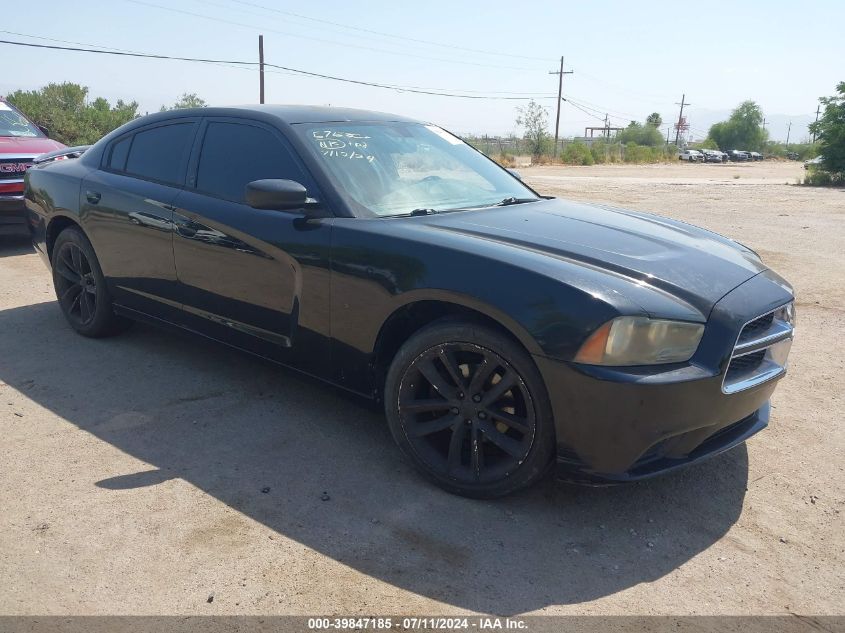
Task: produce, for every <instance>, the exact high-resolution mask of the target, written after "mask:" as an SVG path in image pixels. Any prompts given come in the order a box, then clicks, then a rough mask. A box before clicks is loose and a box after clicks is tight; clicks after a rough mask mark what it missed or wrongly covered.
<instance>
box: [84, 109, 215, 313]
mask: <svg viewBox="0 0 845 633" xmlns="http://www.w3.org/2000/svg"><path fill="white" fill-rule="evenodd" d="M198 128H199V119H198V118H178V119H172V120H169V121H166V122H162V123H157V124H154V125H151V126H148V127H143V128H140V129H137V130H133V131H132V132H129V133H128V134H126V135H124V136H121V137H118V138H116V139H115V140H114V141H112V143H111V144H110V145H109V147H107V148H106V151H105V152H104V154H103V163H102V165H101V168H100V169H98V170H95V171H92V172H91V173H89V174H88V176H86V177H85V179H84V180H83V182H82V188H81V191H80V209H81V215H82V218H83V222H84V225H85V227H86V230H87V231H88V234H89V237H90V238H91V241H92V243H93V245H94V248H95V250H96V252H97V257H98V259H99V260H100V264H101V266H102V268H103V272H104V273H105V275H106V278H107V281H108V284H109V288H110V290H111V292H112V295H113V297H114V300H115V302H116V303H118V304H120V305H123V306H126V307H128V308H132V309H135V310H139V311H141V312H144V313H146V314H151V315H153V316H156V317H159V318H164V319H167V320H172V319H174V318H175V317H176V316H177V315H178V311H179V306H180V305H181V301H180V299H179V296H178V287H177V279H176V266H175V264H174V261H173V202H174V200H175V198H176V196H177V194H178V193H179V192H180V191H181V189H182V187H184V184H185V173H186V170H187V165H188V159H189V157H190V152H191V147H192V146H193V143H194V139H195V137H196V132H197V129H198Z"/></svg>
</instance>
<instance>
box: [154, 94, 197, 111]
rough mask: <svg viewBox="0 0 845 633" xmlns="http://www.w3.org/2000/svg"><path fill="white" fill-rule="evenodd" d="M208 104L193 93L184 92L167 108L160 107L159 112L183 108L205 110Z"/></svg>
mask: <svg viewBox="0 0 845 633" xmlns="http://www.w3.org/2000/svg"><path fill="white" fill-rule="evenodd" d="M207 107H208V103H206V101H205V99H203V98H201V97H198V96H197V94H196V93H195V92H190V93H189V92H185V93H183V94H182V96H181V97H179V100H178V101H177V102H176V103H174V104H173V105H172V106H170V107H169V108H167V107H165V106H161V111H162V112H165V111H166V110H183V109H185V108H207Z"/></svg>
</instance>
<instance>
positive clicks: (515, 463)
mask: <svg viewBox="0 0 845 633" xmlns="http://www.w3.org/2000/svg"><path fill="white" fill-rule="evenodd" d="M385 408H386V413H387V420H388V424H389V426H390V431H391V433H392V435H393V438H394V439H395V440H396V443H397V444H398V445H399V447H400V448H401V449H402V451H403V452H404V453H405V454H406V455H407V456H408V457H409V458H410V459H411V460H412V462H413V463H414V465H415V466H416V467H417V468H418V469H419V470H420V471H421V472H422V473H423V474H424V475H426V476H427V477H428V478H429V479H431V480H432V481H434V482H435V483H436V484H438V485H439V486H440V487H442V488H444V489H445V490H448V491H449V492H452V493H456V494H460V495H464V496H467V497H475V498H494V497H500V496H503V495H506V494H508V493H510V492H513V491H515V490H518V489H520V488H523V487H525V486H528V485H530V484H531V483H533V482H534V481H536V480H537V479H538V478H539V477H540V476H542V475H543V473H544V472H545V471H546V470H547V468H548V466H549V465H550V463H551V460H552V456H553V454H554V444H555V441H554V424H553V420H552V414H551V405H550V403H549V398H548V394H547V393H546V389H545V384H544V382H543V379H542V377H541V376H540V373H539V371H538V370H537V368H536V366H535V365H534V362H533V361H532V360H531V357H530V356H529V355H528V354H527V353H526V352H525V350H524V349H522V347H521V346H519V345H518V344H517V343H515V342H513V341H512V340H510V339H509V338H507V337H505V336H503V335H501V334H499V333H498V332H496V331H494V330H492V329H489V328H486V327H483V326H478V325H473V324H469V323H456V322H449V321H445V322H440V323H435V324H433V325H431V326H429V327H427V328H425V329H424V330H422V331H420V332H418V333H417V334H415V335H414V336H413V337H411V338H410V339H409V340H408V341H407V342H406V343H405V345H403V346H402V348H401V349H400V350H399V352H398V353H397V355H396V357H395V358H394V360H393V362H392V363H391V366H390V370H389V372H388V376H387V381H386V385H385Z"/></svg>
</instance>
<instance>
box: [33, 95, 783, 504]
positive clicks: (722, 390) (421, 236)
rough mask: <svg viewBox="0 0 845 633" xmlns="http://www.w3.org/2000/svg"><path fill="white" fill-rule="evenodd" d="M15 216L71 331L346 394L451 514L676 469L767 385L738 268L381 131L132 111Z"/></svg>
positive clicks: (49, 178)
mask: <svg viewBox="0 0 845 633" xmlns="http://www.w3.org/2000/svg"><path fill="white" fill-rule="evenodd" d="M25 199H26V205H27V209H28V214H29V222H28V225H29V227H30V230H31V232H32V238H33V243H34V245H35V247H36V249H37V251H38V252H39V253H40V255H41V256H42V258H43V259H44V261H45V263H46V264H47V265H48V266H49V268H50V270H51V271H52V278H53V283H54V286H55V291H56V295H57V297H58V304H59V306H60V308H61V310H62V312H63V313H64V316H65V317H66V319H67V321H68V323H69V324H70V326H71V327H72V328H73V329H74V330H76V331H77V332H78V333H79V334H82V335H84V336H89V337H103V336H108V335H113V334H116V333H119V332H121V331H123V330H124V329H125V328H126V326H127V325H128V324H129V323H131V322H132V321H134V320H143V321H147V322H152V323H155V324H168V325H171V326H176V327H178V328H182V329H183V330H186V331H190V332H193V333H196V334H199V335H201V336H202V339H201V340H205V341H218V342H222V343H225V344H228V345H230V346H232V347H236V348H239V349H241V350H245V351H247V352H250V353H252V354H255V355H258V356H261V357H264V358H266V359H269V360H270V361H273V362H276V363H279V364H282V365H285V366H288V367H291V368H293V369H295V370H297V371H299V372H302V373H305V374H308V375H310V376H313V377H316V378H318V379H320V380H323V381H325V382H327V383H331V384H333V385H336V386H338V387H340V388H342V389H345V390H348V391H350V392H354V393H356V394H360V395H363V396H364V397H366V398H368V399H371V400H373V401H375V402H377V403H380V404H381V405H383V407H384V411H385V413H386V418H387V423H388V425H389V428H390V431H391V433H392V435H393V438H394V439H395V441H396V443H397V444H398V445H399V448H400V449H401V450H402V452H403V453H404V454H405V455H406V456H407V458H408V459H409V460H410V462H411V463H413V464H414V466H416V468H418V469H419V471H420V472H421V473H422V474H423V475H424V476H426V477H428V478H429V479H430V480H432V481H433V482H435V483H436V484H437V485H439V486H441V487H443V488H445V489H446V490H448V491H451V492H454V493H457V494H462V495H467V496H472V497H482V498H490V497H496V496H501V495H504V494H507V493H510V492H512V491H514V490H517V489H519V488H522V487H525V486H528V485H529V484H531V483H532V482H534V481H536V480H537V479H538V478H540V477H541V476H543V475H544V473H546V472H547V471H549V470H550V469H554V470H555V471H556V473H557V474H558V475H559V476H560V477H562V478H566V479H568V480H571V481H576V482H583V483H591V484H606V483H614V482H626V481H633V480H637V479H642V478H646V477H651V476H654V475H656V474H660V473H666V472H668V471H671V470H674V469H676V468H679V467H682V466H687V465H689V464H692V463H694V462H697V461H700V460H702V459H704V458H707V457H709V456H713V455H716V454H718V453H720V452H723V451H725V450H728V449H730V448H732V447H735V446H737V445H739V444H741V443H742V442H744V441H745V440H746V439H747V438H749V437H750V436H752V435H753V434H755V433H757V432H758V431H760V430H761V429H763V428H764V427H765V426H766V425H767V424H768V420H769V408H770V407H769V399H770V397H771V395H772V392H773V391H774V389H775V384H776V382H777V381H778V379H780V378H781V377H783V376H784V374H785V372H786V361H787V354H788V352H789V348H790V345H791V343H792V337H793V327H794V308H793V292H792V289H791V287H790V285H789V284H788V283H787V282H786V281H785V280H783V279H782V278H781V277H779V276H778V275H777V274H775V273H774V272H773V271H771V270H769V269H768V268H767V267H766V265H765V264H764V263H763V262H762V261H761V260H760V258H759V257H758V256H757V254H756V253H755V252H754V251H752V250H750V249H749V248H746V247H745V246H743V245H741V244H739V243H737V242H735V241H732V240H730V239H727V238H725V237H721V236H719V235H716V234H714V233H711V232H709V231H706V230H703V229H700V228H696V227H694V226H691V225H688V224H685V223H682V222H678V221H675V220H671V219H668V218H665V217H661V216H657V215H651V214H647V213H641V212H634V211H628V210H624V209H616V208H611V207H608V206H604V205H596V204H581V203H576V202H571V201H567V200H562V199H556V198H552V197H550V196H545V195H540V194H539V193H538V192H536V191H535V190H534V189H532V188H531V187H529V186H528V185H526V184H525V183H523V182H522V181H521V179H520V178H519V176H518V174H516V173H512V172H509V171H508V170H506V169H503V168H501V167H500V166H499V165H497V164H496V163H495V162H493V161H491V160H490V159H488V158H487V157H486V156H484V155H483V154H481V153H479V152H478V151H476V150H475V149H474V148H473V147H471V146H470V145H468V144H466V143H465V142H463V141H462V140H461V139H460V138H458V137H457V136H454V135H453V134H451V133H449V132H448V131H446V130H444V129H442V128H441V127H438V126H437V125H433V124H429V123H426V122H419V121H415V120H411V119H408V118H405V117H401V116H394V115H389V114H382V113H377V112H369V111H362V110H350V109H341V108H322V107H307V106H270V105H268V106H243V107H227V108H203V109H194V110H180V111H171V112H163V113H158V114H153V115H150V116H146V117H142V118H140V119H137V120H135V121H132V122H130V123H127V124H126V125H124V126H122V127H120V128H118V129H117V130H115V131H114V132H112V133H111V134H109V135H107V136H106V137H104V138H103V139H101V140H100V141H99V142H97V143H96V144H95V145H93V146H91V147H90V148H89V149H87V151H84V153H82V154H81V156H79V157H78V158H73V159H71V160H53V161H46V162H44V163H42V164H39V165H36V166H35V167H33V168H31V169H29V170H28V171H27V172H26V190H25Z"/></svg>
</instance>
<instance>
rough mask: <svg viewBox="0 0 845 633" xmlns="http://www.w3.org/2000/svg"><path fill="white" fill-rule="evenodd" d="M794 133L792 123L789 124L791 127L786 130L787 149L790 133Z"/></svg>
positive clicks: (787, 147)
mask: <svg viewBox="0 0 845 633" xmlns="http://www.w3.org/2000/svg"><path fill="white" fill-rule="evenodd" d="M790 132H792V121H790V122H789V127H788V128H786V149H789V133H790Z"/></svg>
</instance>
